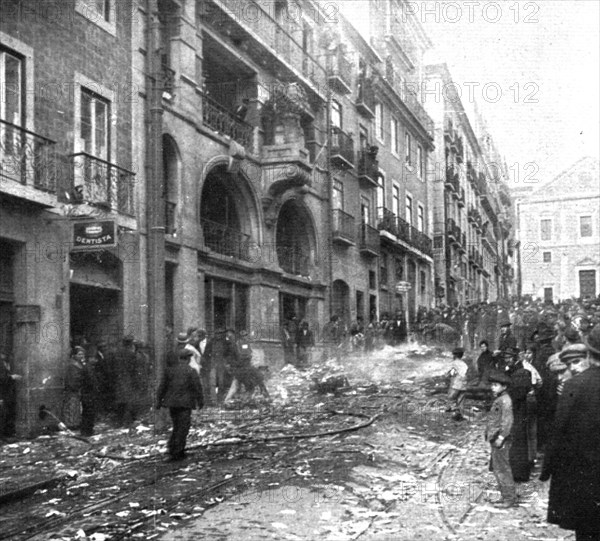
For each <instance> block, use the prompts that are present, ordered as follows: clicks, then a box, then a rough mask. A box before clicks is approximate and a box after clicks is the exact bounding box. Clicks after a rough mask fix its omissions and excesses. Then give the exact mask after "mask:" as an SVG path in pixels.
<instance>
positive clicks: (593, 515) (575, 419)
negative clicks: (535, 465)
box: [540, 327, 600, 541]
mask: <svg viewBox="0 0 600 541" xmlns="http://www.w3.org/2000/svg"><path fill="white" fill-rule="evenodd" d="M583 343H584V345H585V346H586V347H587V350H588V353H587V362H589V365H590V366H589V368H587V369H586V370H585V372H583V373H580V374H577V375H575V376H574V377H572V378H571V379H570V380H568V381H567V382H566V383H565V385H564V390H563V393H562V395H561V397H560V399H559V402H558V408H557V411H556V417H555V422H554V426H553V431H552V437H551V439H550V441H549V443H548V450H547V452H546V457H545V461H544V467H543V469H542V475H541V476H540V480H541V481H547V480H548V479H550V478H551V482H550V494H549V502H548V522H550V523H553V524H558V525H559V526H560V527H561V528H564V529H567V530H575V534H576V540H577V541H592V540H598V539H600V452H599V449H600V327H596V328H595V329H593V330H592V331H591V332H590V334H589V336H586V337H584V338H583ZM568 357H569V354H567V358H568ZM572 363H573V361H571V365H572Z"/></svg>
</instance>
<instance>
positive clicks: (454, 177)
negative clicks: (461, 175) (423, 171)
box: [444, 165, 459, 193]
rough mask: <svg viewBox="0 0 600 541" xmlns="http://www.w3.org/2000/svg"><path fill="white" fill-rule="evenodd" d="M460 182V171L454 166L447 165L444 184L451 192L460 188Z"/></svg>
mask: <svg viewBox="0 0 600 541" xmlns="http://www.w3.org/2000/svg"><path fill="white" fill-rule="evenodd" d="M458 182H459V180H458V171H457V170H456V169H454V166H452V165H449V166H448V167H446V181H445V183H444V186H445V187H446V189H447V190H449V191H450V192H454V193H456V191H457V189H458Z"/></svg>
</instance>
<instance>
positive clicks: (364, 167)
mask: <svg viewBox="0 0 600 541" xmlns="http://www.w3.org/2000/svg"><path fill="white" fill-rule="evenodd" d="M378 176H379V160H377V154H374V153H373V152H369V151H368V150H361V151H360V152H359V156H358V178H359V180H360V181H366V182H367V184H372V185H373V186H377V178H378Z"/></svg>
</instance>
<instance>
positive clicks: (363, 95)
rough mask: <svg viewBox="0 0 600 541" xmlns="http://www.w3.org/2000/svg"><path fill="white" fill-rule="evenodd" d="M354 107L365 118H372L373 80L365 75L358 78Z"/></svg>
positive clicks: (373, 102) (373, 109)
mask: <svg viewBox="0 0 600 541" xmlns="http://www.w3.org/2000/svg"><path fill="white" fill-rule="evenodd" d="M356 109H357V110H358V112H359V113H360V114H361V115H363V116H365V117H367V118H373V117H374V116H375V90H374V88H373V82H372V81H371V80H370V79H368V78H367V77H360V78H359V79H358V98H357V99H356Z"/></svg>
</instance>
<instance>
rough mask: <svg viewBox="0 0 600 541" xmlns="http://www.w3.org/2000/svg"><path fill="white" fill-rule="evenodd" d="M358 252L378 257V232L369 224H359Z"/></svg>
mask: <svg viewBox="0 0 600 541" xmlns="http://www.w3.org/2000/svg"><path fill="white" fill-rule="evenodd" d="M359 233H360V235H359V238H360V250H361V252H363V253H367V254H369V255H374V256H377V255H379V231H378V230H377V229H375V228H374V227H371V226H370V225H369V224H365V223H362V224H360V229H359Z"/></svg>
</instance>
